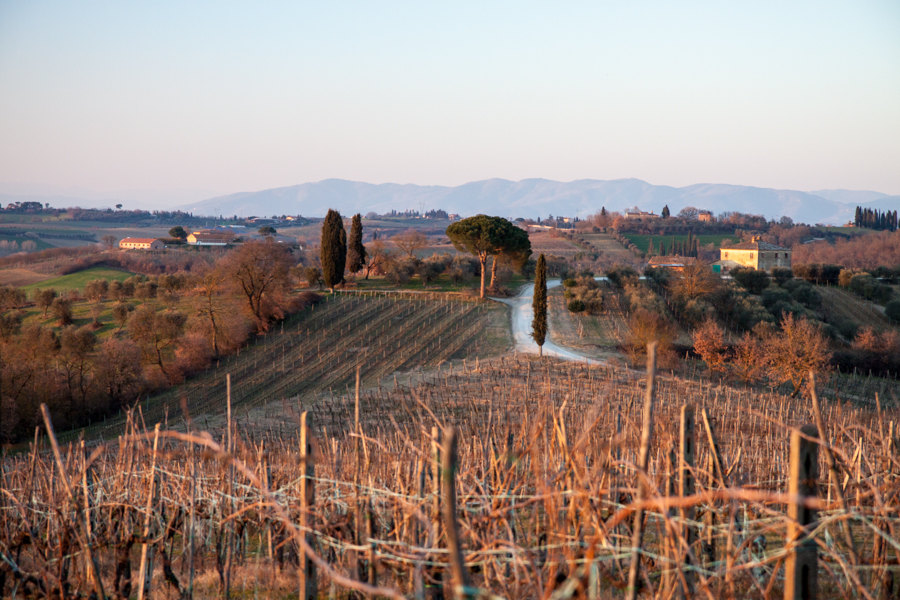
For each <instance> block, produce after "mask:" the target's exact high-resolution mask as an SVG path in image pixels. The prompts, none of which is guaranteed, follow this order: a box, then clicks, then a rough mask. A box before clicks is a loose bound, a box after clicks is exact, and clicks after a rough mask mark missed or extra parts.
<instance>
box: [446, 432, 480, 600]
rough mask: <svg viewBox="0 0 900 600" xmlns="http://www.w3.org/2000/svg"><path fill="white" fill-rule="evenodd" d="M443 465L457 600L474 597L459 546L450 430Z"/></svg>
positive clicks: (453, 444) (453, 443)
mask: <svg viewBox="0 0 900 600" xmlns="http://www.w3.org/2000/svg"><path fill="white" fill-rule="evenodd" d="M443 450H444V452H443V454H444V456H443V464H442V467H443V468H442V469H441V475H442V477H441V479H442V480H443V488H444V490H443V491H444V494H443V495H444V533H445V534H446V536H447V552H448V553H449V555H450V577H451V581H452V582H453V594H454V596H456V598H457V600H462V599H463V598H470V597H472V594H471V592H472V590H471V587H472V586H471V584H470V582H469V573H468V571H467V570H466V565H465V561H464V560H463V555H462V549H461V548H460V544H459V528H458V526H457V523H456V468H457V448H456V430H455V429H453V428H450V430H449V431H447V432H446V436H445V438H444V448H443Z"/></svg>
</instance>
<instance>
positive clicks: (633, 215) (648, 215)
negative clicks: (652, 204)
mask: <svg viewBox="0 0 900 600" xmlns="http://www.w3.org/2000/svg"><path fill="white" fill-rule="evenodd" d="M625 218H626V219H658V218H659V215H657V214H654V213H653V211H650V212H644V211H642V210H632V211H628V210H626V211H625Z"/></svg>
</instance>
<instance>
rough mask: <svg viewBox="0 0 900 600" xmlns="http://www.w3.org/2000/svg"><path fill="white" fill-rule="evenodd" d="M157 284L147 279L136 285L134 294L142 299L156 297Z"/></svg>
mask: <svg viewBox="0 0 900 600" xmlns="http://www.w3.org/2000/svg"><path fill="white" fill-rule="evenodd" d="M156 290H157V285H156V283H154V282H152V281H145V282H143V283H139V284H137V285H136V286H135V290H134V295H135V296H136V297H137V298H140V299H141V300H147V299H150V298H156Z"/></svg>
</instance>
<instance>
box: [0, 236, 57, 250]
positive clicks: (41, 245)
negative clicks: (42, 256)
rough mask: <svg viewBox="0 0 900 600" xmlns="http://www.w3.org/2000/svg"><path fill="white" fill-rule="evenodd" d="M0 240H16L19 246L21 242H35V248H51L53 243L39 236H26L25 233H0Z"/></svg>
mask: <svg viewBox="0 0 900 600" xmlns="http://www.w3.org/2000/svg"><path fill="white" fill-rule="evenodd" d="M23 233H24V232H23ZM0 240H4V241H7V242H16V243H18V244H19V247H21V246H22V242H29V241H31V242H34V243H35V245H36V246H37V250H46V249H47V248H53V244H51V243H49V242H47V241H46V240H42V239H40V238H33V237H27V236H25V235H6V234H0Z"/></svg>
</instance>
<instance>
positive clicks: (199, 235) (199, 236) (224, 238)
mask: <svg viewBox="0 0 900 600" xmlns="http://www.w3.org/2000/svg"><path fill="white" fill-rule="evenodd" d="M233 239H234V233H230V232H224V231H195V232H193V233H192V234H190V235H189V236H188V237H187V243H188V244H191V245H192V246H226V245H228V244H230V243H231V241H232V240H233Z"/></svg>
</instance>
